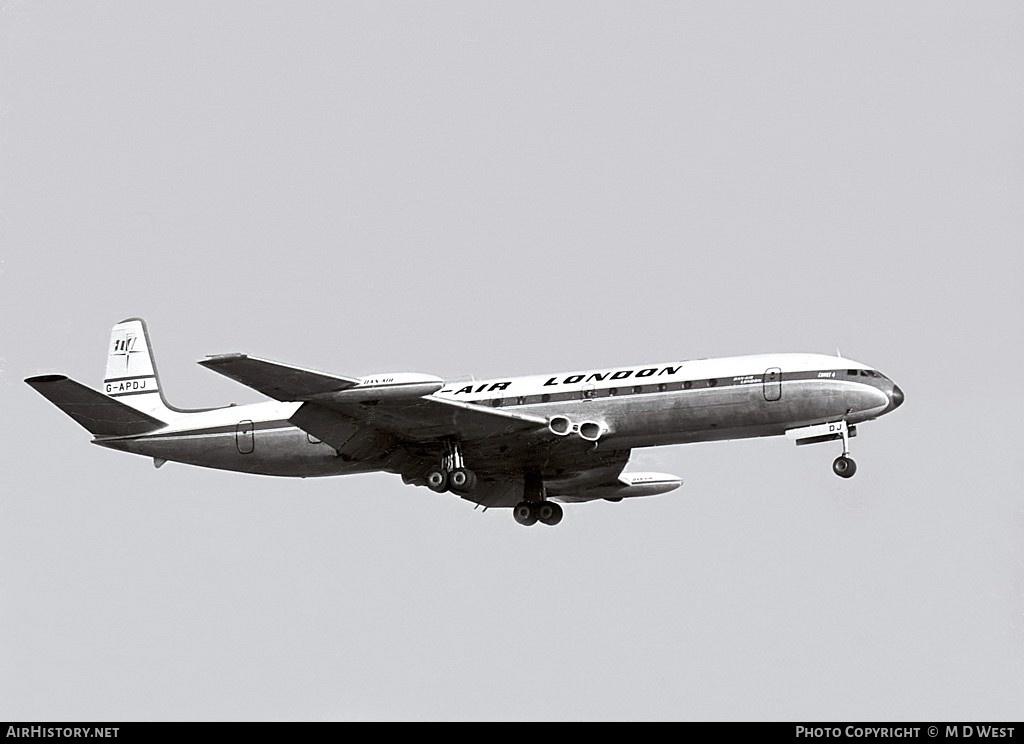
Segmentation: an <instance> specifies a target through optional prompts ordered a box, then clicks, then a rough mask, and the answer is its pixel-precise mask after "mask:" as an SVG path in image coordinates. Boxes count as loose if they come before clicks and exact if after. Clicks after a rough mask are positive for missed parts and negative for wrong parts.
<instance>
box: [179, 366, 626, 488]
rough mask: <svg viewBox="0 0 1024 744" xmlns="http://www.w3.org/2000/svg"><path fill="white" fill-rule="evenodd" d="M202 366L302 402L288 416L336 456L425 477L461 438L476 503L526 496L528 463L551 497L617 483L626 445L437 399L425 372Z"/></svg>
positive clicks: (416, 480) (434, 382)
mask: <svg viewBox="0 0 1024 744" xmlns="http://www.w3.org/2000/svg"><path fill="white" fill-rule="evenodd" d="M199 364H201V365H203V366H204V367H207V368H208V369H212V370H213V371H215V372H219V373H220V374H223V375H225V376H227V377H230V378H231V379H233V380H235V381H236V382H240V383H242V384H243V385H247V386H248V387H251V388H254V389H255V390H258V391H260V392H261V393H263V394H265V395H268V396H270V397H272V398H275V399H277V400H282V401H303V405H302V406H300V407H299V409H298V410H297V411H296V413H295V414H294V415H293V416H292V417H291V419H289V420H290V421H291V423H293V424H294V425H296V426H298V427H299V428H301V429H304V430H305V431H307V432H309V433H310V434H312V435H313V436H315V437H317V438H318V439H320V440H322V441H324V442H326V443H327V444H329V445H331V446H332V447H333V448H334V449H335V450H336V451H337V452H338V455H339V456H340V457H343V458H345V459H348V460H354V461H356V460H358V461H367V462H372V463H375V466H376V467H379V468H380V469H383V470H388V471H391V472H395V473H400V474H401V475H402V477H403V479H405V481H406V482H407V483H413V484H416V485H423V484H424V482H425V476H426V474H427V472H428V471H429V470H430V469H432V468H435V467H436V466H437V463H438V462H439V459H440V458H441V457H442V456H443V455H444V453H445V451H446V450H445V446H446V444H445V443H446V442H447V441H451V440H457V441H459V442H460V443H461V445H462V447H463V451H464V453H465V455H466V458H467V460H470V461H472V462H473V469H474V471H475V472H476V473H477V476H478V478H479V482H478V484H477V487H476V488H474V489H473V491H472V492H471V493H470V494H468V495H466V496H464V498H467V499H469V500H471V501H474V502H476V503H478V504H481V505H484V506H487V507H492V506H495V507H497V506H514V505H515V504H516V503H518V502H519V501H520V500H522V492H523V486H522V475H523V472H524V469H525V468H526V467H530V468H532V469H536V470H539V471H541V472H543V473H545V483H546V485H547V487H548V489H549V492H551V493H552V495H553V496H554V497H555V498H559V497H560V495H561V494H565V495H566V497H567V498H566V500H568V498H569V495H570V494H579V493H582V492H584V491H585V489H587V488H590V487H592V486H597V485H604V484H607V483H612V482H614V481H615V479H616V477H617V476H618V474H619V473H620V472H621V471H622V468H623V467H624V466H625V464H626V462H627V461H628V459H629V450H608V451H606V450H598V448H597V447H596V445H595V443H594V442H588V441H586V440H584V439H582V438H580V437H559V436H555V435H554V434H552V433H551V431H550V430H549V428H548V422H547V419H546V418H543V417H541V416H534V415H530V414H525V413H521V412H515V411H510V410H506V409H499V408H490V407H487V406H481V405H477V404H475V403H466V402H462V401H453V400H449V399H446V398H438V397H436V396H434V395H433V394H432V393H434V392H436V391H437V390H439V389H440V388H441V387H442V386H443V381H442V380H440V379H439V378H436V377H432V376H429V375H420V374H411V373H406V374H401V375H397V374H396V375H377V376H373V377H370V378H362V379H358V378H352V377H342V376H337V375H330V374H326V373H324V372H317V371H314V370H308V369H303V368H301V367H293V366H290V365H286V364H280V363H278V362H271V361H268V360H265V359H257V358H255V357H249V356H246V355H244V354H224V355H219V356H214V357H210V358H209V359H205V360H202V361H200V362H199Z"/></svg>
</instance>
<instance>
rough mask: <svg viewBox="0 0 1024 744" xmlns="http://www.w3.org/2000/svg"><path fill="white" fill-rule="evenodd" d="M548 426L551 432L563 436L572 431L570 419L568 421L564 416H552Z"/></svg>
mask: <svg viewBox="0 0 1024 744" xmlns="http://www.w3.org/2000/svg"><path fill="white" fill-rule="evenodd" d="M548 428H549V429H550V430H551V433H552V434H557V435H558V436H560V437H564V436H565V435H566V434H568V433H569V432H571V431H572V421H570V420H569V419H568V417H566V416H552V417H551V419H550V420H549V421H548Z"/></svg>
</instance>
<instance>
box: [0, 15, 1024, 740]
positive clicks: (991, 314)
mask: <svg viewBox="0 0 1024 744" xmlns="http://www.w3.org/2000/svg"><path fill="white" fill-rule="evenodd" d="M1022 32H1024V6H1022V5H1021V4H1020V3H1017V2H1005V3H999V2H973V3H938V2H931V1H929V2H907V3H899V4H894V3H888V2H886V3H857V4H851V3H842V4H840V3H830V4H825V3H819V2H806V3H790V2H784V3H771V4H767V3H728V4H726V3H655V2H648V3H642V4H640V3H599V2H580V3H520V4H511V3H500V4H499V3H470V2H466V3H433V4H424V3H411V2H410V3H397V4H396V3H391V4H388V3H380V2H368V3H354V2H347V3H345V4H336V3H322V4H317V3H305V4H302V5H299V4H296V3H285V4H281V3H262V4H256V3H250V2H245V3H242V2H237V3H227V2H220V3H217V4H215V5H213V6H211V5H210V4H207V3H188V2H185V3H163V4H154V3H148V4H127V5H126V4H109V3H74V4H58V3H29V2H18V1H16V0H11V1H9V2H5V3H3V4H0V240H2V245H0V312H2V313H3V317H4V321H3V322H2V323H0V395H2V396H3V406H2V410H3V412H4V424H3V426H2V427H0V452H2V453H3V455H2V457H3V460H2V462H3V468H2V470H0V718H8V719H10V718H14V719H65V720H68V719H104V718H105V719H126V720H127V719H154V718H155V719H222V718H223V719H307V718H313V719H329V720H333V719H359V718H371V719H376V718H389V719H390V718H399V719H406V718H413V719H421V718H423V719H433V718H441V719H452V718H454V719H475V718H498V719H506V718H507V719H521V718H528V719H533V718H538V719H563V718H564V719H591V718H595V719H604V718H615V719H617V718H627V719H632V718H645V719H646V718H651V719H661V718H668V719H704V718H711V719H830V718H832V719H834V718H852V719H921V720H944V719H984V718H1004V719H1010V720H1013V719H1016V718H1019V717H1020V712H1021V705H1020V694H1021V690H1022V689H1024V549H1022V546H1024V498H1022V489H1021V486H1020V474H1019V472H1018V471H1019V465H1020V461H1021V455H1020V453H1021V449H1022V445H1024V436H1022V434H1021V427H1020V420H1021V417H1022V414H1024V410H1022V409H1024V403H1022V398H1021V396H1020V395H1019V394H1017V393H1015V392H1014V390H1013V388H1012V386H1009V385H1005V384H1004V382H1005V381H1011V380H1012V379H1013V375H1014V370H1015V369H1017V368H1018V367H1019V366H1020V364H1021V361H1022V359H1021V357H1022V354H1021V341H1022V333H1021V331H1022V318H1024V312H1022V310H1024V308H1022V299H1021V297H1022V293H1021V289H1020V281H1021V275H1022V259H1021V248H1022V246H1024V240H1022V239H1024V138H1022V132H1024V38H1022V36H1024V33H1022ZM132 315H141V316H143V317H145V318H146V319H147V320H148V322H149V327H150V332H151V333H152V336H153V342H154V347H155V349H156V354H157V360H158V362H159V364H160V369H161V375H162V382H163V387H164V388H165V389H166V390H167V392H168V395H169V397H170V399H171V402H172V403H175V404H177V405H181V406H186V407H191V406H196V407H198V406H204V405H216V404H221V403H225V402H228V401H235V402H239V403H242V402H251V401H255V400H259V399H260V398H259V396H258V395H257V394H255V393H254V392H252V391H250V390H247V389H245V388H242V387H241V386H238V385H236V384H234V383H232V382H231V381H230V380H226V379H223V378H221V377H219V376H217V375H211V374H209V373H208V372H207V371H205V370H203V369H201V368H199V367H198V366H196V365H195V364H194V362H195V360H197V359H199V358H201V357H202V356H204V355H206V354H213V353H222V352H230V351H244V352H249V353H253V354H258V355H261V356H266V357H270V358H274V359H280V360H282V361H287V362H292V363H295V364H300V365H306V366H312V367H317V368H321V369H325V370H332V371H336V372H338V373H341V374H369V373H373V372H379V371H391V370H409V371H422V372H429V373H434V374H439V375H447V376H455V375H462V374H469V373H472V374H476V375H477V376H480V377H486V376H499V375H500V376H504V375H511V374H528V373H540V372H544V371H549V370H550V371H559V370H566V369H584V368H588V367H600V366H612V365H616V364H624V363H637V362H642V361H662V360H663V361H669V360H674V359H686V358H694V357H709V356H726V355H732V354H743V353H755V352H764V351H814V352H825V353H832V352H834V350H835V349H836V347H839V348H840V349H841V350H842V352H843V354H844V355H847V356H849V357H851V358H854V359H857V360H859V361H863V362H867V363H869V364H871V365H874V366H875V367H877V368H879V369H881V370H882V371H883V372H885V373H886V374H888V375H890V376H891V377H893V378H894V379H895V380H896V381H897V382H898V383H899V384H900V385H901V386H902V387H903V389H904V390H905V392H906V395H907V402H906V404H905V405H904V406H903V407H902V408H901V409H900V410H899V411H898V412H896V413H895V414H894V415H891V416H888V417H886V418H884V419H882V420H881V421H878V422H874V423H870V424H866V425H864V426H863V427H861V431H860V434H861V435H860V436H859V437H858V438H857V439H855V440H854V441H853V455H854V457H855V458H856V459H857V461H858V464H859V471H858V473H857V476H856V477H855V478H853V479H852V480H850V481H841V480H840V479H838V478H836V477H835V476H834V475H833V474H832V472H831V468H830V463H831V461H832V459H833V458H834V457H835V456H836V455H837V454H838V449H837V447H836V446H833V445H820V446H816V447H800V448H796V447H794V446H793V444H792V443H791V442H789V441H788V440H783V439H769V440H759V441H745V442H734V443H713V444H699V445H690V446H686V447H674V448H663V449H656V450H646V451H641V452H638V453H636V454H635V456H634V461H633V463H632V464H631V466H630V468H631V469H633V470H641V469H654V470H661V471H665V472H671V473H676V474H679V475H681V476H682V477H683V478H684V480H685V485H684V486H683V487H682V489H680V490H678V491H676V492H674V493H671V494H668V495H665V496H661V497H656V498H652V499H646V500H644V499H640V500H637V501H635V502H632V503H630V502H628V501H626V502H623V503H621V504H609V503H604V502H602V503H596V504H585V505H581V506H569V507H568V508H567V509H566V517H565V520H564V521H563V522H562V524H561V525H560V526H559V527H558V528H557V529H543V528H533V529H528V530H527V529H523V528H521V527H519V526H518V525H516V524H515V523H514V522H513V520H512V518H511V516H510V514H509V513H508V512H507V511H497V510H493V511H490V512H487V513H482V512H481V511H479V510H478V511H474V510H473V509H472V508H471V505H469V504H468V503H466V502H462V501H460V500H459V499H456V498H454V497H451V496H447V495H446V496H439V495H437V494H434V493H431V492H430V491H428V490H427V489H422V488H421V489H413V488H408V487H405V486H403V485H402V484H401V481H400V480H399V479H398V478H397V477H394V476H388V475H368V476H358V477H351V478H335V479H321V480H315V479H310V480H305V481H303V480H290V479H270V478H260V477H255V476H245V475H239V474H232V473H222V472H216V471H208V470H202V469H197V468H189V467H186V466H182V465H177V464H173V463H171V464H168V465H167V466H165V467H164V468H163V469H161V470H160V471H156V470H154V469H153V466H152V464H151V462H149V461H148V460H146V459H144V458H140V457H134V456H131V455H126V454H122V453H117V452H112V451H106V450H103V449H101V448H97V447H94V446H90V445H89V444H88V435H87V434H86V433H85V432H84V431H82V430H81V429H79V428H78V427H77V426H76V425H75V424H74V423H73V422H72V421H71V420H69V419H67V418H66V417H65V416H64V415H63V414H61V413H60V412H59V411H58V410H56V409H55V408H53V407H52V406H50V405H49V404H48V403H47V402H46V401H45V400H43V399H42V398H41V397H40V396H38V395H37V394H36V393H34V392H33V391H32V390H31V389H30V388H29V387H28V386H26V385H24V384H23V383H22V382H21V380H22V378H24V377H26V376H29V375H32V374H39V373H44V372H54V371H60V372H64V373H66V374H69V375H71V376H72V377H74V378H76V379H79V380H81V381H83V382H86V383H88V384H92V385H97V384H98V382H99V380H100V377H101V375H102V371H103V364H104V361H105V344H106V342H107V338H108V335H109V329H110V326H111V325H112V324H113V323H115V322H116V321H118V320H121V319H122V318H125V317H128V316H132Z"/></svg>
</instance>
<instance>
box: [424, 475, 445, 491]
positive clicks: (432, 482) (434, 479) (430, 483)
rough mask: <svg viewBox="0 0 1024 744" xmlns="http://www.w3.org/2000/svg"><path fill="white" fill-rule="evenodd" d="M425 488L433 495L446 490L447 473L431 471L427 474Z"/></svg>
mask: <svg viewBox="0 0 1024 744" xmlns="http://www.w3.org/2000/svg"><path fill="white" fill-rule="evenodd" d="M427 488H429V489H430V490H431V491H434V492H435V493H444V492H445V491H447V490H448V473H446V472H444V471H443V470H431V471H430V472H429V473H427Z"/></svg>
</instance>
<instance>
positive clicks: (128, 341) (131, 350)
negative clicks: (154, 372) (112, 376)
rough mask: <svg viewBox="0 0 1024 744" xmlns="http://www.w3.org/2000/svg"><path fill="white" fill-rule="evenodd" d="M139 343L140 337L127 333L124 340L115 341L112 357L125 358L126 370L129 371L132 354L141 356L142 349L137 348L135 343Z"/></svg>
mask: <svg viewBox="0 0 1024 744" xmlns="http://www.w3.org/2000/svg"><path fill="white" fill-rule="evenodd" d="M136 341H138V337H137V336H136V335H135V334H134V333H126V334H125V335H124V338H118V339H115V340H114V348H113V350H112V351H111V352H110V356H115V357H124V368H125V369H128V365H129V363H130V362H131V358H132V354H141V353H142V350H141V349H136V348H135V342H136Z"/></svg>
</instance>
